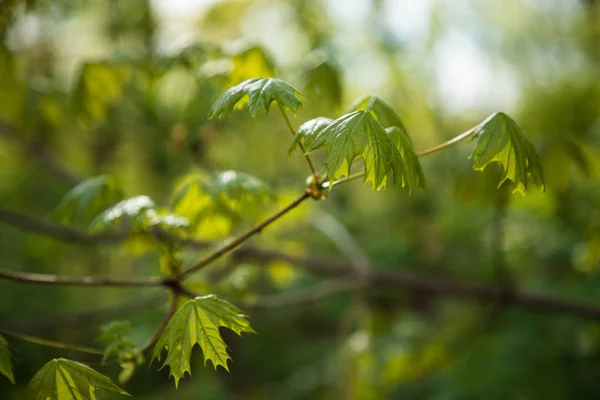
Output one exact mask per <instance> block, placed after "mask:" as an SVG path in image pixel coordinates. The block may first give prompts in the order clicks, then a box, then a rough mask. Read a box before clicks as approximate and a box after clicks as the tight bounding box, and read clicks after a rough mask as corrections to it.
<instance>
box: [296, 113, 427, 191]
mask: <svg viewBox="0 0 600 400" xmlns="http://www.w3.org/2000/svg"><path fill="white" fill-rule="evenodd" d="M320 147H325V148H326V150H327V158H326V160H325V165H326V167H327V175H328V177H329V179H338V178H340V177H342V176H349V175H350V167H351V165H352V163H353V162H354V160H355V159H356V157H358V156H360V157H362V159H363V160H364V164H365V176H364V182H365V183H366V182H368V181H370V182H371V184H372V186H373V188H374V189H376V190H380V189H383V188H384V187H385V186H386V184H387V181H388V178H389V175H390V171H393V173H394V175H393V176H394V179H399V180H400V181H401V183H402V186H406V187H408V188H409V190H411V189H412V188H413V187H415V186H420V187H425V180H424V179H423V173H422V171H421V167H420V164H419V163H418V161H417V162H416V163H415V162H413V161H412V160H413V158H412V156H410V157H409V156H408V154H410V153H411V152H412V146H410V147H408V146H406V143H402V142H399V143H395V142H394V140H393V139H392V136H390V134H389V133H388V132H386V130H385V129H384V127H383V126H382V125H381V124H380V123H379V121H378V120H377V119H376V118H375V117H374V116H373V114H372V113H371V112H370V111H367V110H359V111H354V112H351V113H349V114H346V115H343V116H341V117H340V118H338V119H336V120H335V121H334V122H333V123H332V124H331V125H329V126H327V127H326V128H325V129H323V130H321V131H320V132H319V133H318V134H317V137H316V138H315V139H314V141H313V142H312V143H311V144H310V146H309V147H308V149H307V152H308V153H310V152H312V151H314V150H316V149H318V148H320ZM399 148H400V149H401V150H402V152H404V155H403V154H402V153H401V152H400V150H399ZM413 154H414V153H413ZM415 158H416V156H415ZM407 161H408V162H407Z"/></svg>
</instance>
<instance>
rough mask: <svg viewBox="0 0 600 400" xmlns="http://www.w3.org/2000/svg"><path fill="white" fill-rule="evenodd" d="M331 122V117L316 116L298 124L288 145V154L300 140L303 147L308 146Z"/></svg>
mask: <svg viewBox="0 0 600 400" xmlns="http://www.w3.org/2000/svg"><path fill="white" fill-rule="evenodd" d="M332 122H333V120H332V119H331V118H327V117H317V118H313V119H310V120H308V121H306V122H305V123H303V124H302V125H300V127H299V128H298V130H297V131H296V134H295V135H294V140H293V141H292V145H291V146H290V149H289V151H288V154H291V153H292V152H293V151H294V150H296V147H297V146H298V143H300V141H302V144H304V146H305V147H309V146H310V145H311V144H312V142H313V141H314V140H315V137H317V135H318V134H319V132H321V131H322V130H323V129H325V128H327V127H328V126H329V125H331V124H332Z"/></svg>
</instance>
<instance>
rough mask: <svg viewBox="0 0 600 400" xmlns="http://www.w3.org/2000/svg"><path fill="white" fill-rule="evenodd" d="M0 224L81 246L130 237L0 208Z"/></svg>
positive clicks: (157, 234)
mask: <svg viewBox="0 0 600 400" xmlns="http://www.w3.org/2000/svg"><path fill="white" fill-rule="evenodd" d="M0 223H6V224H8V225H10V226H12V227H14V228H17V229H20V230H22V231H26V232H33V233H38V234H40V235H45V236H48V237H51V238H53V239H56V240H60V241H63V242H67V243H72V244H78V245H83V246H92V245H97V244H121V243H123V242H124V241H125V240H127V239H128V238H129V237H131V236H132V234H131V233H129V232H100V233H96V234H90V233H88V232H86V231H84V230H81V229H77V228H73V227H71V226H67V225H60V224H53V223H50V222H46V221H43V220H41V219H39V218H35V217H32V216H30V215H27V214H24V213H22V212H18V211H13V210H8V209H6V208H3V207H2V206H0ZM135 235H138V236H141V235H146V236H150V237H153V238H155V239H157V240H161V241H164V240H170V241H177V242H179V243H181V244H182V245H184V246H187V247H195V248H206V247H209V246H210V245H212V244H213V243H211V242H205V241H201V240H191V239H185V238H175V237H173V236H172V235H171V234H169V233H167V232H163V231H159V230H153V231H152V232H148V233H146V234H144V233H136V234H135Z"/></svg>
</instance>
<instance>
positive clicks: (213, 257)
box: [179, 192, 310, 279]
mask: <svg viewBox="0 0 600 400" xmlns="http://www.w3.org/2000/svg"><path fill="white" fill-rule="evenodd" d="M308 198H310V194H308V193H307V192H304V193H302V195H301V196H300V197H298V198H297V199H296V200H294V201H292V202H291V203H290V204H289V205H287V206H286V207H284V208H282V209H281V210H279V211H278V212H276V213H275V214H273V215H272V216H270V217H269V218H267V219H265V220H264V221H263V222H261V223H259V224H258V225H256V226H254V227H253V228H251V229H250V230H248V231H247V232H246V233H244V234H242V235H240V236H238V237H237V239H234V240H232V241H231V242H229V243H227V244H225V245H223V246H221V247H219V248H218V249H217V250H215V251H213V252H212V253H210V254H209V255H208V256H206V257H205V258H203V259H201V260H200V261H198V262H196V263H194V264H192V265H191V266H190V267H189V268H188V269H187V270H185V271H184V272H183V273H182V274H181V275H180V276H179V278H180V279H185V278H187V277H188V276H190V275H191V274H193V273H194V272H196V271H198V270H200V269H202V268H204V267H205V266H206V265H208V264H210V263H212V262H213V261H215V260H216V259H218V258H219V257H221V256H223V255H224V254H226V253H228V252H230V251H232V250H234V249H235V248H236V247H238V246H239V245H240V244H242V243H244V242H245V241H246V240H248V239H250V238H251V237H252V236H254V235H256V234H257V233H259V232H261V231H262V230H263V229H264V228H266V227H267V226H269V225H270V224H271V223H273V222H275V221H277V220H278V219H279V218H281V217H282V216H284V215H285V214H287V213H288V212H290V211H291V210H293V209H294V208H296V207H298V206H299V205H300V204H301V203H302V202H303V201H304V200H306V199H308Z"/></svg>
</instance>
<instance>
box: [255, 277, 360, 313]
mask: <svg viewBox="0 0 600 400" xmlns="http://www.w3.org/2000/svg"><path fill="white" fill-rule="evenodd" d="M368 285H369V282H367V281H365V280H357V279H354V278H353V277H350V278H348V277H346V278H341V279H340V278H334V279H330V280H327V281H324V282H321V283H317V284H316V285H314V286H310V287H308V288H306V289H301V290H296V291H293V292H291V293H281V294H274V295H268V296H259V297H258V298H256V299H255V300H252V301H251V302H248V304H247V306H249V307H251V308H280V307H290V306H297V305H303V304H307V303H312V302H315V301H318V300H321V299H324V298H326V297H330V296H333V295H336V294H338V293H343V292H349V291H353V290H357V289H362V288H365V287H367V286H368Z"/></svg>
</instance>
